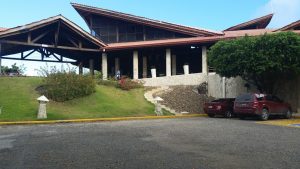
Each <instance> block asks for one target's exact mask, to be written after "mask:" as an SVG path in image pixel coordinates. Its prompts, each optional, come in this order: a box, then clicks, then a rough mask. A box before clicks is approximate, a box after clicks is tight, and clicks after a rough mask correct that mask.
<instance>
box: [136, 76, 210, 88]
mask: <svg viewBox="0 0 300 169" xmlns="http://www.w3.org/2000/svg"><path fill="white" fill-rule="evenodd" d="M140 81H142V82H143V83H144V86H153V87H156V86H177V85H199V84H201V83H203V82H205V81H207V76H206V75H204V74H202V73H195V74H188V75H175V76H168V77H166V76H165V77H156V78H145V79H141V80H140Z"/></svg>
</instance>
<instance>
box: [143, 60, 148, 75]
mask: <svg viewBox="0 0 300 169" xmlns="http://www.w3.org/2000/svg"><path fill="white" fill-rule="evenodd" d="M143 78H147V56H143Z"/></svg>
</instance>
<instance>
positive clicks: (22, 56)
mask: <svg viewBox="0 0 300 169" xmlns="http://www.w3.org/2000/svg"><path fill="white" fill-rule="evenodd" d="M35 51H36V50H35V49H33V50H32V51H31V52H29V53H28V54H27V55H25V56H24V53H23V52H22V55H21V58H23V59H25V58H27V57H28V56H30V55H31V54H33V53H34V52H35Z"/></svg>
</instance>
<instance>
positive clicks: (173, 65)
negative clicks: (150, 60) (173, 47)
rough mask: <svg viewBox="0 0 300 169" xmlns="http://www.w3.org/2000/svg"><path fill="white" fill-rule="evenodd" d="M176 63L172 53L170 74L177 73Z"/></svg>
mask: <svg viewBox="0 0 300 169" xmlns="http://www.w3.org/2000/svg"><path fill="white" fill-rule="evenodd" d="M176 66H177V63H176V55H172V75H176V74H177V67H176Z"/></svg>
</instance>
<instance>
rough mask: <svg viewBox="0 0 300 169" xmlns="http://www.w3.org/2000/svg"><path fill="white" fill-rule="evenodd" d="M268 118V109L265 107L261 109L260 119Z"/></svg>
mask: <svg viewBox="0 0 300 169" xmlns="http://www.w3.org/2000/svg"><path fill="white" fill-rule="evenodd" d="M268 119H269V111H268V110H267V109H262V112H261V115H260V120H263V121H266V120H268Z"/></svg>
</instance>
